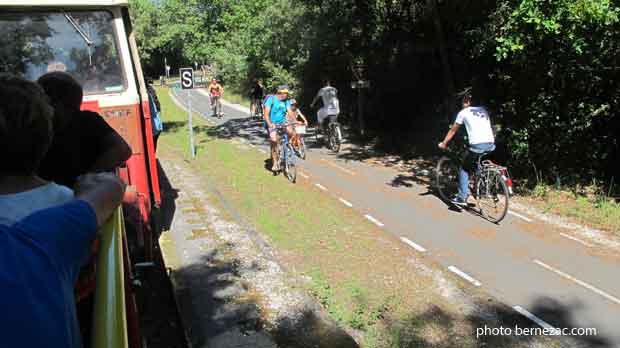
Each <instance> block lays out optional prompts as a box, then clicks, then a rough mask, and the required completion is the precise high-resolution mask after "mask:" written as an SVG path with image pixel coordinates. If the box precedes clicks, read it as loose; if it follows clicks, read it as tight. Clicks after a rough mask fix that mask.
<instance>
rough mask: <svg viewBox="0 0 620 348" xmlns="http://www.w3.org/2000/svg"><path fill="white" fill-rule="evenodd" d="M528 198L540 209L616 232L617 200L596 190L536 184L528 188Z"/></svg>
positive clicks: (618, 218) (619, 210)
mask: <svg viewBox="0 0 620 348" xmlns="http://www.w3.org/2000/svg"><path fill="white" fill-rule="evenodd" d="M530 197H531V198H532V199H533V200H532V203H533V204H535V205H536V206H538V207H540V208H541V209H543V210H544V211H547V212H551V213H554V214H558V215H562V216H566V217H569V218H571V219H574V220H576V221H577V222H579V223H583V224H586V225H588V226H592V227H595V228H599V229H603V230H606V231H610V232H611V233H613V234H615V235H620V203H618V202H617V201H616V200H615V199H612V198H608V197H606V195H605V194H603V193H601V192H599V190H597V189H593V188H591V187H590V188H584V189H580V190H572V191H569V190H560V189H556V188H553V187H551V186H549V185H544V184H539V185H536V187H534V189H532V191H531V192H530Z"/></svg>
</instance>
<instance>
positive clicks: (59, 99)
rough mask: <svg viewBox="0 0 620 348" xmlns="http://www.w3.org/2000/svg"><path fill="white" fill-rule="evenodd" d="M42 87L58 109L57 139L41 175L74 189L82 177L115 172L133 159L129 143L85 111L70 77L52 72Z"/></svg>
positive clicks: (41, 170) (41, 78)
mask: <svg viewBox="0 0 620 348" xmlns="http://www.w3.org/2000/svg"><path fill="white" fill-rule="evenodd" d="M38 83H39V84H40V85H41V87H43V89H44V90H45V92H46V93H47V95H48V96H49V97H50V100H51V102H52V105H53V106H54V109H55V112H54V139H53V141H52V145H51V147H50V149H49V151H48V153H47V155H46V156H45V158H44V159H43V162H42V163H41V166H40V168H39V171H38V174H39V175H40V176H41V177H42V178H44V179H46V180H51V181H54V182H56V183H57V184H61V185H65V186H67V187H72V186H73V185H74V184H75V181H76V179H77V177H78V176H80V175H82V174H85V173H89V172H95V173H96V172H105V171H112V170H114V169H115V168H116V167H118V166H120V165H121V164H122V163H123V162H125V161H126V160H127V159H128V158H129V157H130V156H131V153H132V152H131V148H130V147H129V145H128V144H127V142H125V140H124V139H123V138H122V137H121V136H120V135H119V134H118V133H116V131H115V130H114V129H112V127H110V126H109V125H108V124H107V123H106V121H105V120H104V119H103V118H102V117H101V116H99V115H98V114H97V113H95V112H92V111H82V110H80V106H81V103H82V97H83V91H82V87H81V86H80V84H79V83H78V82H77V81H76V80H75V79H74V78H73V77H72V76H71V75H69V74H67V73H64V72H51V73H47V74H45V75H43V76H41V77H40V78H39V80H38Z"/></svg>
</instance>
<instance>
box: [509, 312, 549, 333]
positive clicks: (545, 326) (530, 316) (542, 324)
mask: <svg viewBox="0 0 620 348" xmlns="http://www.w3.org/2000/svg"><path fill="white" fill-rule="evenodd" d="M512 308H513V309H514V310H515V311H517V312H519V314H521V315H522V316H524V317H526V318H528V319H529V320H531V321H533V322H535V323H536V324H537V325H538V326H540V327H542V328H543V329H547V330H556V328H555V327H553V326H552V325H550V324H549V323H547V322H546V321H544V320H542V319H540V318H539V317H537V316H535V315H534V314H532V313H530V312H528V311H527V310H526V309H524V308H523V307H521V306H514V307H512Z"/></svg>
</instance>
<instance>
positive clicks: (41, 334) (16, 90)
mask: <svg viewBox="0 0 620 348" xmlns="http://www.w3.org/2000/svg"><path fill="white" fill-rule="evenodd" d="M24 86H25V87H24ZM40 94H41V93H38V92H37V90H36V88H32V85H28V84H27V83H25V82H24V81H23V80H22V81H20V80H19V79H10V80H2V79H0V100H3V102H2V103H1V104H0V158H3V159H4V160H3V161H2V165H1V166H0V198H2V199H13V198H15V197H17V196H19V195H20V194H22V193H25V192H30V193H32V194H33V195H29V196H27V197H30V199H31V200H32V203H35V202H36V201H38V200H39V199H41V198H43V197H42V196H36V195H35V194H36V192H37V191H36V190H37V189H38V188H40V187H45V186H46V185H47V183H46V182H45V181H43V180H42V179H40V178H39V177H38V176H37V175H36V174H35V172H36V170H37V169H38V165H39V164H40V161H41V158H42V157H43V156H44V155H45V152H46V151H47V148H48V146H49V143H50V142H51V136H52V132H51V117H50V116H51V114H52V110H51V108H50V106H49V104H48V103H47V101H46V100H44V99H43V98H41V96H40ZM32 139H36V140H37V142H32ZM124 189H125V188H124V184H123V183H122V182H121V181H120V180H119V179H118V178H117V177H116V176H114V175H113V174H109V173H105V174H104V173H102V174H87V175H83V176H82V177H80V178H79V179H78V181H77V184H76V185H75V187H74V195H75V196H74V197H72V198H71V199H67V200H63V202H64V203H61V204H57V205H53V204H51V202H50V204H49V205H48V206H47V207H42V206H40V207H39V208H40V209H32V207H31V206H29V205H28V204H27V202H24V204H21V205H19V206H18V207H15V209H16V210H15V214H16V215H18V216H19V217H20V218H18V219H13V218H12V217H10V216H8V217H7V219H6V221H7V222H4V223H0V309H2V311H1V312H0V340H1V341H0V342H1V343H0V346H2V347H20V348H21V347H24V348H29V347H32V348H35V347H36V348H38V347H51V348H56V347H58V348H61V347H62V348H80V347H81V346H82V341H81V337H80V331H79V326H78V322H77V316H76V310H75V299H74V292H73V288H74V284H75V281H76V279H77V277H78V274H79V271H80V267H81V265H82V264H83V262H84V260H85V259H86V257H87V256H88V254H89V252H90V245H91V243H92V241H93V240H94V238H95V235H96V232H97V229H98V227H99V226H101V225H102V224H103V222H104V221H105V220H106V219H107V218H108V217H109V216H110V215H111V214H112V212H113V211H114V209H116V207H118V205H119V204H120V202H121V200H122V197H123V193H124ZM46 192H47V191H46ZM46 192H42V193H41V195H47V194H48V193H46ZM23 197H26V196H23ZM20 201H23V199H21V200H15V202H20ZM19 207H21V209H23V210H27V212H26V213H25V214H22V213H23V212H22V211H19Z"/></svg>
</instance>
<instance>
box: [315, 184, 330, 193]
mask: <svg viewBox="0 0 620 348" xmlns="http://www.w3.org/2000/svg"><path fill="white" fill-rule="evenodd" d="M314 186H316V187H318V188H320V189H321V190H322V191H327V187H325V186H323V185H321V184H314Z"/></svg>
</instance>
